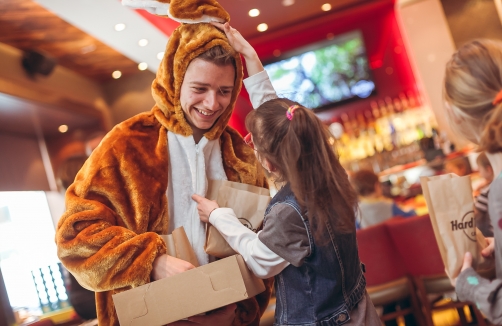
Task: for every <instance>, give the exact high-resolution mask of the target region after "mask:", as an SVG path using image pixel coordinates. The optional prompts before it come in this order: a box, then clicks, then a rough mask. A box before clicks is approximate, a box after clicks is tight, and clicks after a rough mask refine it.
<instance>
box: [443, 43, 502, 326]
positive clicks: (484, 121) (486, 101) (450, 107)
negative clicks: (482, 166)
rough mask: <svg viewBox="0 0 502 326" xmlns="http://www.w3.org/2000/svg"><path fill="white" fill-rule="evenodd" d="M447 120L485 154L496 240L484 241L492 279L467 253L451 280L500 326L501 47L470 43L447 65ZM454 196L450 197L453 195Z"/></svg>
mask: <svg viewBox="0 0 502 326" xmlns="http://www.w3.org/2000/svg"><path fill="white" fill-rule="evenodd" d="M443 92H444V98H445V104H446V105H445V109H446V112H447V118H448V120H449V122H450V125H451V127H452V129H453V130H454V131H456V132H457V133H458V134H459V135H462V136H464V137H465V138H467V139H468V140H470V141H471V142H473V143H475V144H477V145H479V148H478V149H479V150H482V151H485V153H486V156H487V158H488V160H489V161H490V164H491V167H492V170H493V175H494V180H493V181H492V183H491V185H490V192H489V194H488V213H489V215H490V219H491V222H492V225H493V233H494V238H486V242H487V245H488V247H486V248H485V249H483V250H482V251H481V254H482V255H483V256H484V257H493V256H494V257H495V269H496V279H494V280H488V279H485V278H483V277H481V276H480V275H479V274H478V273H477V272H476V271H475V270H474V269H473V268H472V267H471V265H472V255H471V254H470V253H466V254H465V255H464V262H463V266H462V269H461V273H460V274H459V276H458V277H457V278H456V279H453V280H452V284H453V285H455V289H456V292H457V294H458V298H459V299H460V300H462V301H471V302H475V303H476V305H477V307H478V308H479V310H481V312H482V313H483V314H484V315H485V317H486V318H487V319H488V320H490V321H491V322H492V323H494V324H496V325H500V324H502V291H501V290H502V248H501V245H502V42H500V41H492V40H486V39H483V40H474V41H471V42H469V43H467V44H465V45H463V46H461V47H460V48H459V49H458V51H457V52H455V53H454V54H453V56H452V58H451V59H450V60H449V61H448V63H447V65H446V71H445V79H444V89H443ZM452 195H454V194H452Z"/></svg>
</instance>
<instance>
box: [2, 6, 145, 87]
mask: <svg viewBox="0 0 502 326" xmlns="http://www.w3.org/2000/svg"><path fill="white" fill-rule="evenodd" d="M0 43H6V44H8V45H11V46H13V47H15V48H18V49H21V50H29V49H33V50H37V51H40V52H44V53H46V54H48V55H50V56H52V57H54V58H55V59H56V60H57V62H58V64H59V65H61V66H63V67H66V68H68V69H71V70H73V71H75V72H77V73H79V74H81V75H83V76H87V77H90V78H92V79H94V80H97V81H106V80H111V79H112V76H111V74H112V72H113V71H114V70H120V71H121V72H122V75H123V76H128V75H133V74H136V73H138V72H139V71H138V68H137V64H136V63H135V62H134V61H132V60H130V59H128V58H126V57H125V56H124V55H122V54H121V53H119V52H117V51H115V50H114V49H112V48H110V47H109V46H107V45H105V44H104V43H102V42H100V41H99V40H97V39H95V38H94V37H92V36H90V35H88V34H86V33H85V32H83V31H81V30H80V29H78V28H76V27H75V26H73V25H70V24H69V23H67V22H66V21H64V20H62V19H61V18H59V17H58V16H56V15H55V14H53V13H52V12H50V11H48V10H46V9H45V8H43V7H41V6H40V5H38V4H37V3H35V2H33V1H30V0H0Z"/></svg>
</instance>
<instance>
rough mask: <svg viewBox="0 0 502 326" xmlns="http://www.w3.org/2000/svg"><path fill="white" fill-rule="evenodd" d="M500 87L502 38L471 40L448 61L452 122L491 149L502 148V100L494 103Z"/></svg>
mask: <svg viewBox="0 0 502 326" xmlns="http://www.w3.org/2000/svg"><path fill="white" fill-rule="evenodd" d="M500 91H502V42H498V41H492V40H487V39H480V40H474V41H471V42H469V43H467V44H465V45H463V46H462V47H460V48H459V49H458V51H457V52H456V53H454V54H453V56H452V58H451V59H450V61H449V62H448V63H447V65H446V73H445V80H444V98H445V100H446V101H447V102H448V104H449V105H450V107H451V110H450V111H449V120H450V122H452V121H455V122H456V123H450V124H451V126H452V128H453V129H454V130H455V131H456V132H457V133H459V134H461V135H463V136H465V137H466V138H468V139H469V140H470V141H472V142H474V143H477V144H479V145H480V149H481V150H486V151H488V152H490V153H493V152H499V151H502V130H501V128H500V127H501V126H502V125H501V123H502V103H496V104H495V105H494V104H493V103H492V102H493V101H494V99H495V97H496V96H497V94H498V93H499V92H500ZM452 113H453V114H454V115H456V117H455V116H452ZM459 116H460V117H461V118H460V119H459V118H458V117H459ZM457 120H461V121H457Z"/></svg>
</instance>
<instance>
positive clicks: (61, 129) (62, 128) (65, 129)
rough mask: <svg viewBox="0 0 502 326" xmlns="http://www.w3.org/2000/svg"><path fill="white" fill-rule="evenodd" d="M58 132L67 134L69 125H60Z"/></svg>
mask: <svg viewBox="0 0 502 326" xmlns="http://www.w3.org/2000/svg"><path fill="white" fill-rule="evenodd" d="M58 130H59V132H60V133H62V134H64V133H65V132H67V131H68V126H67V125H60V126H59V128H58Z"/></svg>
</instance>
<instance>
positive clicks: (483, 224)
mask: <svg viewBox="0 0 502 326" xmlns="http://www.w3.org/2000/svg"><path fill="white" fill-rule="evenodd" d="M476 163H477V164H478V171H479V175H480V176H481V177H482V178H483V179H484V182H483V184H482V185H481V187H479V188H478V191H477V192H478V195H477V196H476V198H475V200H474V217H475V218H476V226H477V227H478V229H479V230H480V231H481V233H483V235H484V236H485V237H493V226H492V224H491V222H490V215H489V214H488V193H489V192H490V184H491V183H492V181H493V177H494V175H493V168H492V165H491V164H490V161H489V160H488V157H486V154H485V153H484V152H483V153H481V154H479V155H478V157H477V159H476Z"/></svg>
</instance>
